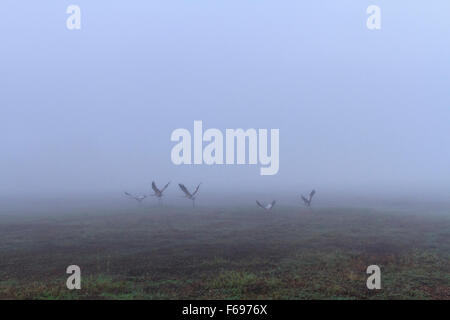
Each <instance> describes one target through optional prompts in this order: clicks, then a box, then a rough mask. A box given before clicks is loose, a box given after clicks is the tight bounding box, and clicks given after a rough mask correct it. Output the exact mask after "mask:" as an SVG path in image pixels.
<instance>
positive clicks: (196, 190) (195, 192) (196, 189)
mask: <svg viewBox="0 0 450 320" xmlns="http://www.w3.org/2000/svg"><path fill="white" fill-rule="evenodd" d="M201 184H202V183H199V184H198V186H197V188H195V191H194V193H193V194H192V196H195V195H196V194H197V192H198V189H199V188H200V185H201Z"/></svg>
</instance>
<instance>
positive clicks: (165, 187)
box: [161, 182, 170, 192]
mask: <svg viewBox="0 0 450 320" xmlns="http://www.w3.org/2000/svg"><path fill="white" fill-rule="evenodd" d="M169 184H170V182H168V183H167V184H166V185H165V186H164V188H162V189H161V192H164V190H166V189H167V187H168V186H169Z"/></svg>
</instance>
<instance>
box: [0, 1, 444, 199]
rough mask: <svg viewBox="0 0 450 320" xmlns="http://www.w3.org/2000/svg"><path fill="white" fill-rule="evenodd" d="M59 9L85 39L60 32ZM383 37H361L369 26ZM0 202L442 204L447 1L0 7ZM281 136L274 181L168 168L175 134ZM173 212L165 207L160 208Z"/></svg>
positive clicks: (243, 173)
mask: <svg viewBox="0 0 450 320" xmlns="http://www.w3.org/2000/svg"><path fill="white" fill-rule="evenodd" d="M70 4H77V5H79V6H80V7H81V10H82V29H81V30H79V31H69V30H67V29H66V19H67V17H68V15H67V14H66V13H65V11H66V8H67V6H68V5H70ZM370 4H376V5H379V6H380V7H381V9H382V29H381V30H379V31H370V30H368V29H367V28H366V19H367V14H366V8H367V6H368V5H370ZM0 10H1V12H2V17H1V19H0V36H1V37H0V49H1V50H0V147H1V157H0V172H1V173H0V176H1V182H0V193H1V194H2V196H5V195H7V196H17V195H23V194H31V195H42V196H47V195H50V194H52V195H53V194H56V195H75V194H81V193H108V192H110V193H114V192H122V191H124V190H129V191H132V192H140V193H143V192H146V191H147V190H148V189H149V185H150V183H151V181H152V180H156V181H157V182H158V184H163V183H165V182H167V181H172V183H173V184H175V183H178V182H183V183H185V184H186V185H189V186H193V185H196V184H197V183H199V182H203V187H204V188H205V189H206V190H208V191H209V192H211V190H217V191H218V192H220V191H229V192H244V191H245V190H252V191H253V190H266V191H268V192H272V191H273V192H280V191H283V190H288V189H289V188H292V187H293V188H295V189H296V190H299V192H306V191H308V190H309V189H310V188H312V187H314V188H318V189H321V190H338V191H339V190H341V191H342V190H378V191H380V190H394V191H396V192H402V193H408V192H415V193H417V192H419V193H420V192H423V193H430V192H441V193H442V194H443V195H448V193H449V191H448V190H450V165H449V164H450V124H449V122H450V91H449V84H450V79H449V75H450V43H449V39H450V19H449V12H450V3H449V2H448V1H444V0H441V1H433V2H432V3H427V2H424V1H406V0H403V1H380V0H373V1H350V0H346V1H335V0H333V1H332V0H328V1H294V0H286V1H274V0H270V1H268V0H259V1H253V0H227V1H225V0H220V1H209V0H208V1H206V0H199V1H187V0H185V1H180V0H174V1H133V2H129V1H128V2H127V1H87V0H73V1H40V2H37V1H33V2H31V1H30V2H26V3H25V2H23V1H17V0H3V1H2V2H1V3H0ZM194 120H202V121H203V125H204V127H205V129H208V128H218V129H220V130H222V131H223V132H225V129H227V128H243V129H248V128H266V129H271V128H276V129H280V169H279V173H278V174H277V175H275V176H260V175H259V168H260V166H259V165H256V166H248V165H244V166H238V165H234V166H225V165H223V166H207V165H201V166H194V165H192V166H183V165H181V166H175V165H174V164H172V162H171V160H170V152H171V149H172V147H173V146H174V144H175V143H174V142H172V141H170V135H171V133H172V131H173V130H175V129H177V128H186V129H188V130H191V132H192V130H193V122H194ZM169 191H170V192H171V193H174V194H176V193H177V192H178V190H175V188H174V189H172V190H169Z"/></svg>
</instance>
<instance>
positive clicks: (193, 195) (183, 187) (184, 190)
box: [178, 183, 201, 208]
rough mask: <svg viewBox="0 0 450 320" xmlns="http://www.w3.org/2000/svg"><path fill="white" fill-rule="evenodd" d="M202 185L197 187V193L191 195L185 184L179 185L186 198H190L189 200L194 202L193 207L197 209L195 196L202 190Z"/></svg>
mask: <svg viewBox="0 0 450 320" xmlns="http://www.w3.org/2000/svg"><path fill="white" fill-rule="evenodd" d="M200 185H201V183H199V185H198V186H197V188H196V189H195V191H194V192H193V193H190V192H189V190H188V189H187V188H186V187H185V186H184V184H182V183H179V184H178V186H179V187H180V189H181V191H183V192H184V196H185V197H186V198H188V199H189V200H192V207H194V208H195V195H196V194H197V193H198V189H199V188H200Z"/></svg>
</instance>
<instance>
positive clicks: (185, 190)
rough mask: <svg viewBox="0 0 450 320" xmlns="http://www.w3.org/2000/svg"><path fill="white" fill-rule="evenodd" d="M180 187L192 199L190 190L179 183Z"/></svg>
mask: <svg viewBox="0 0 450 320" xmlns="http://www.w3.org/2000/svg"><path fill="white" fill-rule="evenodd" d="M178 186H179V187H180V189H181V190H182V191H183V192H184V193H185V194H186V196H188V197H192V194H191V193H190V192H189V190H188V189H186V187H185V186H184V184H181V183H179V184H178Z"/></svg>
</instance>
